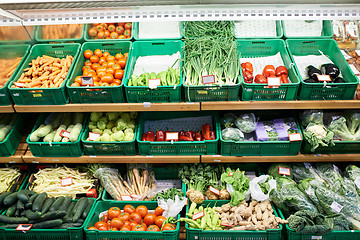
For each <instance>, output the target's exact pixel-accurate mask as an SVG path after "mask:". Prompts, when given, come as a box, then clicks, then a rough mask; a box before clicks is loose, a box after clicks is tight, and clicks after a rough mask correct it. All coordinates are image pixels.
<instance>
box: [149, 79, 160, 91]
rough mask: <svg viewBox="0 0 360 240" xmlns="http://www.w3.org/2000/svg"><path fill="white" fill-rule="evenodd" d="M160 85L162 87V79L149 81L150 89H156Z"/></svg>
mask: <svg viewBox="0 0 360 240" xmlns="http://www.w3.org/2000/svg"><path fill="white" fill-rule="evenodd" d="M160 85H161V79H160V78H154V79H149V88H151V89H155V88H157V87H158V86H160Z"/></svg>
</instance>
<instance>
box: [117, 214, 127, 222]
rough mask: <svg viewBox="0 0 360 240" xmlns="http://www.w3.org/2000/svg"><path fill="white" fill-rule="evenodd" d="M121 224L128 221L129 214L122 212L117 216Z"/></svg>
mask: <svg viewBox="0 0 360 240" xmlns="http://www.w3.org/2000/svg"><path fill="white" fill-rule="evenodd" d="M118 218H120V219H121V220H122V221H123V222H125V221H130V214H129V213H127V212H123V213H121V214H120V215H119V217H118Z"/></svg>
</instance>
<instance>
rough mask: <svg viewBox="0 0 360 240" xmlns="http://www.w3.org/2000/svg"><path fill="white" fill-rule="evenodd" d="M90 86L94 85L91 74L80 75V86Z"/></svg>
mask: <svg viewBox="0 0 360 240" xmlns="http://www.w3.org/2000/svg"><path fill="white" fill-rule="evenodd" d="M88 85H89V86H92V85H94V80H93V77H92V76H81V86H88Z"/></svg>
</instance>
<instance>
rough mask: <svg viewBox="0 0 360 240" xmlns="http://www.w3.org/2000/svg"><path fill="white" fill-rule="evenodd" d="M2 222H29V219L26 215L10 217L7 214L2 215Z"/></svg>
mask: <svg viewBox="0 0 360 240" xmlns="http://www.w3.org/2000/svg"><path fill="white" fill-rule="evenodd" d="M0 222H2V223H18V224H21V223H28V222H29V219H27V218H26V217H8V216H5V215H0Z"/></svg>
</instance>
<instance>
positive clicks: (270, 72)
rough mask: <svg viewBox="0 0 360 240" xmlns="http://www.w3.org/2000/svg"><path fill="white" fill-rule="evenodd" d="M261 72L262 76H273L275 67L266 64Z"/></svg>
mask: <svg viewBox="0 0 360 240" xmlns="http://www.w3.org/2000/svg"><path fill="white" fill-rule="evenodd" d="M262 74H263V75H264V77H275V67H274V66H273V65H266V66H265V67H264V70H263V72H262Z"/></svg>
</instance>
